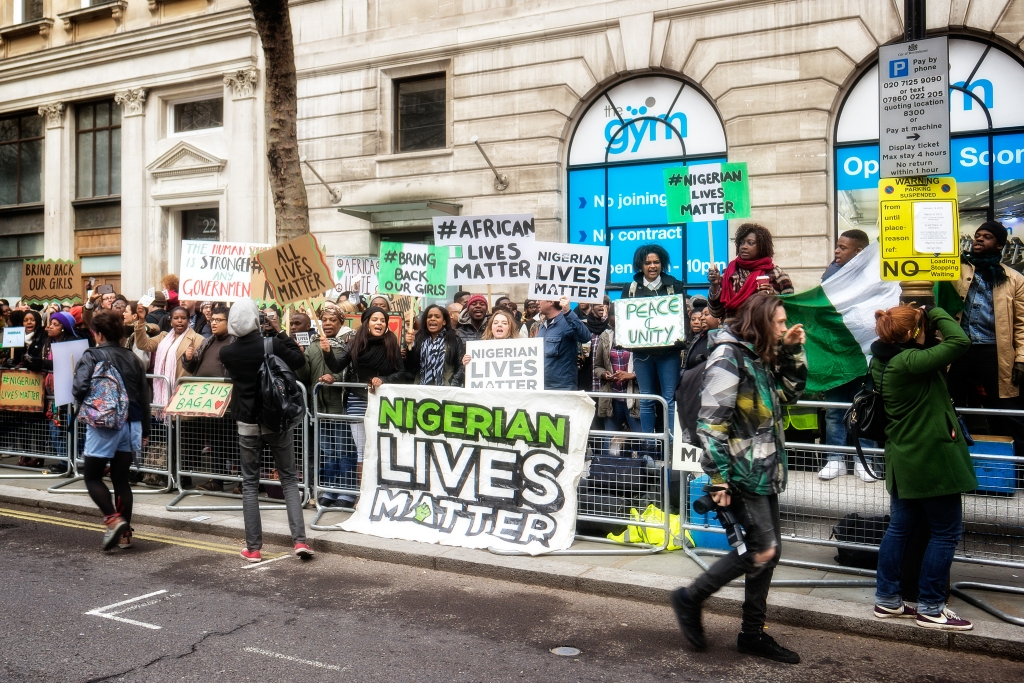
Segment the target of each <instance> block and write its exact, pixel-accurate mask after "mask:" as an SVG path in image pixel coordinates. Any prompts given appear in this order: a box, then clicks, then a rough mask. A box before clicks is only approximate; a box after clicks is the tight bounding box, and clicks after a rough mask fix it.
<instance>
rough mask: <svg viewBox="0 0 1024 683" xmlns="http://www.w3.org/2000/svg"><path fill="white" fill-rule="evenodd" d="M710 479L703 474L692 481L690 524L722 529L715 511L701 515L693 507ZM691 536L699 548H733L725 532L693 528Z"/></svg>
mask: <svg viewBox="0 0 1024 683" xmlns="http://www.w3.org/2000/svg"><path fill="white" fill-rule="evenodd" d="M710 481H711V480H710V479H709V478H708V475H706V474H702V475H701V476H699V477H697V478H696V479H694V480H693V481H691V482H690V509H689V520H690V524H703V525H706V526H709V527H715V528H717V529H721V528H722V525H721V524H719V523H718V519H717V518H716V516H715V513H714V512H709V513H708V514H706V515H699V514H697V513H696V512H695V511H694V509H693V501H695V500H696V499H697V498H700V497H701V496H703V495H704V487H705V486H706V485H707V484H708V482H710ZM690 538H692V539H693V544H694V546H695V547H698V548H718V549H720V550H732V546H730V545H729V540H728V539H727V538H726V537H725V534H718V533H715V532H713V531H693V530H692V529H691V530H690Z"/></svg>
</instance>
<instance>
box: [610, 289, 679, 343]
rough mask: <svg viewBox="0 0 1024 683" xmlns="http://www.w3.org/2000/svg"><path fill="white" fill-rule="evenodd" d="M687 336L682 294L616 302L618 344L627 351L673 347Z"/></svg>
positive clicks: (616, 338)
mask: <svg viewBox="0 0 1024 683" xmlns="http://www.w3.org/2000/svg"><path fill="white" fill-rule="evenodd" d="M685 336H686V306H684V305H683V295H682V294H669V295H668V296H651V297H641V298H637V299H619V300H617V301H616V302H615V344H616V345H617V346H621V347H623V348H625V349H643V348H651V347H654V346H672V345H673V344H675V343H676V342H677V341H680V340H682V339H683V338H684V337H685Z"/></svg>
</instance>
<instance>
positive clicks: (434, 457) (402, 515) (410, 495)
mask: <svg viewBox="0 0 1024 683" xmlns="http://www.w3.org/2000/svg"><path fill="white" fill-rule="evenodd" d="M480 396H481V395H480V393H479V392H476V391H472V390H469V389H458V388H448V387H426V386H410V385H401V386H398V385H390V384H385V385H383V386H381V387H380V388H379V389H378V390H377V392H376V393H374V394H371V395H370V402H369V406H368V407H367V409H366V418H365V425H366V454H365V459H364V461H363V475H362V486H361V489H360V496H359V503H358V504H357V505H356V510H355V512H354V513H353V514H352V516H351V517H350V518H349V519H348V520H346V521H345V522H344V523H342V525H341V528H342V529H344V530H345V531H354V532H357V533H364V534H370V535H373V536H381V537H383V538H401V539H405V540H409V541H421V542H424V543H440V544H442V545H453V546H462V547H464V548H495V549H500V550H516V551H520V552H526V553H529V554H531V555H538V554H541V553H546V552H550V551H552V550H562V549H565V548H568V547H569V546H570V545H571V544H572V541H573V537H574V536H575V533H576V485H577V483H578V482H579V478H580V475H581V474H582V472H583V456H584V451H585V450H586V447H587V427H588V426H589V425H590V422H591V420H592V419H593V417H594V401H593V399H591V398H590V397H589V396H587V395H586V394H584V393H582V392H579V393H566V392H544V391H502V392H494V393H493V394H489V395H488V397H487V401H486V402H484V401H481V400H480Z"/></svg>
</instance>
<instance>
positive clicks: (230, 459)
mask: <svg viewBox="0 0 1024 683" xmlns="http://www.w3.org/2000/svg"><path fill="white" fill-rule="evenodd" d="M197 380H198V381H209V382H227V383H230V380H226V379H224V378H222V377H181V378H180V379H179V380H178V383H179V384H180V383H181V382H184V381H197ZM299 388H300V389H301V390H302V401H303V403H304V404H305V406H306V409H305V410H304V411H303V414H302V418H301V420H300V422H299V423H298V424H297V425H296V426H295V428H294V448H295V471H296V474H297V475H298V479H299V490H300V492H301V493H302V503H303V505H305V504H306V502H307V501H308V500H309V487H308V486H307V483H306V454H307V453H308V452H309V449H308V434H309V419H310V414H309V400H308V398H307V394H306V387H305V386H303V384H302V383H301V382H300V383H299ZM172 422H173V425H174V429H173V431H174V435H175V438H174V439H173V441H174V453H175V458H176V465H177V469H176V470H175V486H176V488H177V489H178V495H177V496H175V497H174V499H173V500H172V501H171V502H169V503H168V504H167V509H168V510H171V511H176V510H178V511H189V512H191V511H224V510H241V509H242V505H241V499H242V496H241V495H237V494H234V493H227V492H221V491H204V490H202V489H199V488H185V487H184V482H183V480H184V478H185V477H199V478H203V479H214V480H217V481H221V482H224V483H235V484H241V483H242V473H241V464H240V460H239V448H238V428H237V425H236V424H235V421H234V419H232V417H231V415H230V412H229V413H228V414H226V415H225V416H224V417H220V418H210V417H179V416H174V418H173V420H172ZM274 469H275V465H274V457H273V456H272V455H271V454H270V450H269V449H268V448H267V447H266V446H264V448H263V456H262V459H261V462H260V480H259V483H260V484H262V485H263V486H280V484H281V482H280V481H278V480H276V479H272V478H271V476H270V475H271V474H272V472H273V471H274ZM190 496H204V497H205V496H212V497H215V498H227V499H232V500H236V501H239V502H238V503H237V504H232V505H211V504H203V505H179V503H180V502H181V501H182V500H184V499H185V498H188V497H190ZM260 509H262V510H283V509H285V505H284V502H283V501H282V502H281V503H265V502H261V503H260Z"/></svg>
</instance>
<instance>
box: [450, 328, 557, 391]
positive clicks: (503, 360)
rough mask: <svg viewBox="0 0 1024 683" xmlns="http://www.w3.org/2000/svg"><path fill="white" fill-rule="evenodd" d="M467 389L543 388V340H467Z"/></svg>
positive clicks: (541, 389)
mask: <svg viewBox="0 0 1024 683" xmlns="http://www.w3.org/2000/svg"><path fill="white" fill-rule="evenodd" d="M466 353H467V354H469V357H470V359H471V360H470V361H469V365H468V366H466V388H467V389H517V390H525V391H543V390H544V340H543V339H537V338H535V339H519V338H516V339H488V340H486V341H467V342H466Z"/></svg>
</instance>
